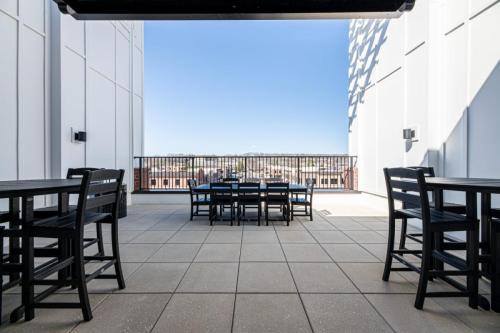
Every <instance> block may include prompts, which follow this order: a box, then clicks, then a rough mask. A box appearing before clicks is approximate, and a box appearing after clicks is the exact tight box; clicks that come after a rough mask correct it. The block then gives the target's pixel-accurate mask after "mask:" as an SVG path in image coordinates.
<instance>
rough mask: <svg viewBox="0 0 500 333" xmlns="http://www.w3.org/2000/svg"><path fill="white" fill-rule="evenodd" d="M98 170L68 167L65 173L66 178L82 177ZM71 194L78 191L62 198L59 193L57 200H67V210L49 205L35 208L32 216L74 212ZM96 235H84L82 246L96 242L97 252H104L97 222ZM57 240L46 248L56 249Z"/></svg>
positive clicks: (43, 216)
mask: <svg viewBox="0 0 500 333" xmlns="http://www.w3.org/2000/svg"><path fill="white" fill-rule="evenodd" d="M96 170H99V168H69V169H68V171H67V173H66V179H78V178H79V179H82V178H83V175H84V174H85V172H87V171H96ZM71 194H78V193H68V197H67V198H64V197H63V196H62V195H59V198H58V200H59V201H61V200H68V211H67V212H60V211H59V206H49V207H43V208H37V209H35V210H34V211H33V217H34V218H35V219H44V218H49V217H54V216H62V215H64V214H69V213H72V212H75V211H76V209H77V206H76V205H69V195H71ZM95 227H96V237H95V238H86V237H84V239H83V241H84V245H83V246H84V248H88V247H90V246H92V245H94V244H97V254H101V255H102V254H103V253H104V241H103V237H102V226H101V224H99V223H96V226H95ZM57 244H58V242H54V243H52V244H49V245H47V246H46V247H47V248H53V249H56V247H57ZM48 256H49V257H50V256H52V254H50V253H49V254H48Z"/></svg>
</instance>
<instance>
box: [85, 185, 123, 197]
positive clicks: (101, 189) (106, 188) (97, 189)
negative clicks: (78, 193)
mask: <svg viewBox="0 0 500 333" xmlns="http://www.w3.org/2000/svg"><path fill="white" fill-rule="evenodd" d="M118 188H119V187H118V183H117V182H111V183H97V184H90V185H89V192H88V193H87V194H88V195H96V194H104V193H109V192H116V190H117V189H118Z"/></svg>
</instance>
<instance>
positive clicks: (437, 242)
mask: <svg viewBox="0 0 500 333" xmlns="http://www.w3.org/2000/svg"><path fill="white" fill-rule="evenodd" d="M434 208H435V209H438V210H443V208H444V195H443V190H441V189H436V190H434ZM433 236H434V249H436V251H442V250H443V246H444V234H443V233H442V232H437V233H434V235H433ZM434 269H436V270H439V271H442V270H443V269H444V264H443V262H442V261H440V260H437V259H434Z"/></svg>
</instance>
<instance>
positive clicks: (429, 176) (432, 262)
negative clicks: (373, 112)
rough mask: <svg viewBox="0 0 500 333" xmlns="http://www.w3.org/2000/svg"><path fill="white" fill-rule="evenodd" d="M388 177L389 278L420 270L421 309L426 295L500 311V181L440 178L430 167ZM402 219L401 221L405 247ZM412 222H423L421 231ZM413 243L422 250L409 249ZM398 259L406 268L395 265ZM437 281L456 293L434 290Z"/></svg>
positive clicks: (395, 171) (397, 171)
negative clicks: (485, 287)
mask: <svg viewBox="0 0 500 333" xmlns="http://www.w3.org/2000/svg"><path fill="white" fill-rule="evenodd" d="M384 175H385V182H386V187H387V198H388V203H389V232H388V242H387V255H386V260H385V269H384V273H383V277H382V278H383V280H384V281H388V280H389V278H390V273H391V272H393V271H414V272H417V273H418V274H419V282H418V289H417V295H416V299H415V307H416V308H417V309H422V308H423V306H424V301H425V298H426V297H467V298H468V301H469V306H470V307H471V308H474V309H477V308H478V307H481V308H483V309H485V310H489V309H490V308H491V309H492V310H494V311H495V312H500V210H498V209H492V207H491V201H492V200H491V196H492V194H500V180H497V179H478V178H439V177H435V175H434V170H433V169H432V168H429V167H410V168H386V169H384ZM443 191H454V192H461V193H464V194H465V204H464V205H458V204H454V203H448V202H445V201H444V195H443ZM478 199H479V200H480V202H481V217H480V219H478V216H477V212H478V207H477V202H478ZM396 220H399V221H401V228H400V230H401V231H400V235H399V245H397V244H396ZM409 221H419V229H421V232H419V233H409V232H408V228H407V227H408V223H409ZM408 240H410V241H413V242H414V243H416V244H418V245H419V246H417V248H416V249H415V248H408V242H407V241H408ZM411 257H414V258H415V257H416V258H417V259H418V260H420V265H417V264H415V263H414V262H415V261H412V260H411ZM418 260H417V261H418ZM393 261H396V262H397V263H399V264H402V265H398V266H397V267H396V266H393ZM479 279H486V280H489V281H490V283H491V300H490V301H489V300H488V299H487V298H486V297H485V296H483V295H481V294H480V293H479ZM434 280H440V281H443V282H445V283H446V284H447V285H449V286H450V287H451V290H450V289H447V290H446V291H428V286H429V284H430V283H431V282H432V281H434Z"/></svg>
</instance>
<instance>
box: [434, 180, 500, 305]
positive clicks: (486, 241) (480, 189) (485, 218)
mask: <svg viewBox="0 0 500 333" xmlns="http://www.w3.org/2000/svg"><path fill="white" fill-rule="evenodd" d="M426 182H427V187H428V189H429V190H432V191H433V192H434V193H435V195H434V196H435V198H434V200H435V207H436V208H437V209H443V202H444V200H443V191H459V192H465V201H466V207H467V209H466V210H467V217H468V218H469V219H474V220H476V219H477V218H478V216H477V196H478V194H481V245H482V246H481V251H482V252H481V253H482V254H483V255H491V260H492V261H494V262H495V263H496V266H497V267H500V266H499V265H500V255H499V254H498V253H490V252H491V251H490V249H491V244H493V242H495V239H494V238H495V237H498V235H495V234H494V233H492V232H491V218H490V216H491V215H490V210H491V195H492V194H500V179H483V178H440V177H428V178H426ZM497 241H500V240H497ZM437 242H438V244H437V245H438V246H441V244H442V240H441V239H438V240H437ZM482 273H483V275H485V276H486V277H490V278H491V308H492V310H493V311H495V312H500V281H496V280H495V278H494V276H491V274H490V273H491V271H490V266H489V265H488V264H485V263H483V264H482Z"/></svg>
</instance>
